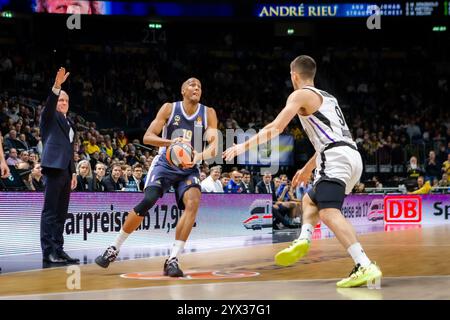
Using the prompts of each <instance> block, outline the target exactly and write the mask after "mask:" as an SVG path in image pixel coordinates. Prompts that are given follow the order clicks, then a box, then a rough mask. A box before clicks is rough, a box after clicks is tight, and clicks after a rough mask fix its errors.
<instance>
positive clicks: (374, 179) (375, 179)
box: [372, 176, 383, 189]
mask: <svg viewBox="0 0 450 320" xmlns="http://www.w3.org/2000/svg"><path fill="white" fill-rule="evenodd" d="M372 181H373V182H374V183H375V188H376V189H383V184H382V183H381V182H380V180H378V177H377V176H373V178H372Z"/></svg>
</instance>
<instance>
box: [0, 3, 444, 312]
mask: <svg viewBox="0 0 450 320" xmlns="http://www.w3.org/2000/svg"><path fill="white" fill-rule="evenodd" d="M52 5H53V6H52ZM84 5H86V6H87V7H88V8H89V12H87V14H81V15H80V14H78V12H80V10H84V9H83V8H84ZM374 5H375V6H376V7H374ZM52 10H54V11H52ZM449 15H450V2H449V1H422V2H415V1H408V2H405V1H381V2H379V1H373V2H371V3H365V2H358V3H352V2H350V0H349V1H346V2H338V1H335V2H334V1H329V2H323V3H322V2H321V1H294V0H293V1H234V2H233V1H225V0H224V1H217V2H216V1H198V2H181V1H176V0H174V1H170V2H167V1H159V2H145V1H69V0H67V1H64V0H61V1H59V0H55V1H51V0H47V1H38V0H36V1H31V0H17V1H15V0H0V131H1V135H0V137H2V139H1V140H2V145H3V150H4V155H5V156H4V158H5V161H6V163H7V166H8V168H9V172H10V174H9V175H8V176H6V177H3V178H2V179H1V180H0V267H1V274H0V299H14V300H15V299H69V300H72V299H89V300H91V299H92V300H99V299H102V300H103V299H114V300H125V299H148V300H172V299H175V300H190V299H194V300H210V299H212V300H228V299H233V300H245V299H251V300H322V299H324V300H330V299H331V300H360V299H368V300H397V299H405V300H448V299H450V290H449V288H450V245H449V243H450V242H449V239H450V196H449V190H450V107H449V101H450V92H449V90H450V50H449V49H450V48H449V45H450V29H449V28H450V23H449V22H450V16H449ZM299 55H309V56H311V57H313V58H314V59H315V61H316V63H317V75H316V78H315V82H314V84H315V86H316V87H317V88H319V89H321V90H324V91H326V92H329V93H330V94H332V95H333V96H334V97H336V99H337V101H338V102H339V107H340V109H341V110H342V114H343V115H344V116H345V121H346V123H347V125H348V128H349V130H350V132H351V135H352V137H353V140H354V141H355V143H356V145H357V149H358V151H359V153H360V154H361V157H362V160H363V171H362V176H361V179H360V182H359V183H357V184H356V185H355V187H354V189H353V191H352V192H351V194H350V195H348V196H347V197H346V198H345V200H344V203H343V207H342V214H343V215H344V216H345V218H346V219H347V221H349V222H350V223H351V224H352V225H353V227H354V229H355V230H356V233H357V236H358V239H359V241H360V243H361V244H362V246H363V247H364V250H365V252H366V253H367V255H368V256H369V257H370V259H371V260H372V261H374V262H376V264H377V265H378V266H379V267H380V268H381V270H382V272H383V277H382V278H381V279H377V280H380V281H375V282H374V283H367V285H364V286H361V287H359V288H337V287H336V282H337V281H339V280H340V279H342V278H344V277H347V276H348V273H349V271H351V269H352V267H353V265H354V264H353V261H352V259H351V257H350V255H349V254H348V252H347V250H346V249H344V247H342V246H341V245H340V243H339V241H338V240H337V239H336V237H335V236H334V233H333V232H332V231H331V229H330V228H328V227H327V225H326V224H325V223H324V222H323V221H322V222H319V224H318V225H316V226H315V228H314V234H313V240H312V243H311V249H310V251H309V253H308V255H307V256H305V257H304V258H303V259H301V260H299V261H298V262H297V263H295V264H294V265H292V266H290V267H281V266H278V265H276V263H275V262H274V256H275V254H276V253H277V252H279V251H280V250H282V249H284V248H286V247H288V246H289V244H290V242H291V241H293V240H294V239H297V237H298V236H299V235H300V231H301V228H302V224H303V208H302V202H303V201H304V196H305V194H306V193H307V192H308V190H310V189H313V185H312V184H313V181H312V180H310V181H309V182H308V184H307V185H302V186H299V187H294V186H292V179H293V177H294V175H295V173H296V172H297V170H299V169H301V168H302V167H303V166H304V165H305V164H306V163H307V162H308V160H309V159H310V158H311V157H312V156H313V155H314V153H315V151H314V148H313V146H312V144H311V143H310V141H309V139H308V136H307V135H306V132H305V131H304V129H303V128H302V125H301V123H300V121H299V119H298V117H297V116H296V117H295V118H294V119H293V120H292V121H291V122H290V123H289V125H288V126H287V128H286V129H285V130H284V131H283V132H282V133H281V135H280V136H279V137H278V138H277V141H276V142H272V143H269V144H266V145H261V146H259V149H256V157H247V156H239V157H237V158H235V159H234V160H232V161H229V162H225V161H223V159H222V158H221V153H222V151H224V150H225V149H226V148H227V147H229V146H231V145H232V144H233V143H240V142H243V141H244V140H245V139H246V137H248V136H251V135H252V134H254V133H255V132H258V131H259V130H261V129H262V128H264V127H265V126H266V125H268V124H269V123H271V122H272V121H273V120H274V119H275V118H276V117H277V115H278V114H279V113H280V111H281V110H282V109H283V108H284V106H285V105H286V100H287V98H288V96H289V95H290V94H291V93H292V91H293V90H294V89H293V85H292V83H291V75H290V63H291V61H292V60H293V59H294V58H295V57H297V56H299ZM60 67H65V69H66V70H67V71H68V72H70V76H69V77H68V79H67V81H66V82H64V84H63V86H62V87H63V89H64V90H65V91H66V92H67V93H68V95H69V96H70V107H69V112H68V118H70V119H71V122H72V123H73V126H74V128H76V133H75V136H74V140H73V142H74V143H73V148H74V150H73V151H74V152H73V158H74V161H75V165H76V171H77V175H78V176H77V179H78V185H77V188H76V189H75V190H73V191H72V192H71V195H70V203H69V209H68V214H67V215H66V216H65V224H64V231H63V234H64V249H65V250H66V252H67V253H68V254H69V255H70V256H71V257H73V258H77V259H80V264H75V265H68V264H67V265H66V264H65V263H62V264H56V265H55V264H48V263H46V262H45V261H43V256H42V252H41V245H40V228H41V213H42V208H43V205H44V193H43V190H44V188H45V183H46V180H45V178H44V177H43V176H42V168H41V166H40V162H41V158H42V152H43V148H44V146H43V141H42V136H41V132H40V121H41V119H40V118H41V115H42V113H43V110H44V107H45V105H46V100H47V96H48V95H49V94H52V93H51V92H52V86H53V83H54V81H55V75H56V72H57V71H58V69H59V68H60ZM191 77H195V78H197V79H199V80H200V81H201V84H202V97H201V103H204V104H205V105H207V106H209V107H213V108H214V109H215V111H216V113H217V118H218V129H219V130H220V132H222V133H223V141H221V142H220V143H219V145H220V148H219V149H220V150H219V153H220V154H219V156H218V157H217V158H216V161H215V163H207V162H202V163H201V164H200V165H199V169H200V171H201V173H200V177H199V179H200V180H201V181H202V191H203V192H202V198H201V201H200V206H199V211H198V215H197V217H196V220H195V224H194V226H193V229H192V232H191V234H190V236H189V239H188V240H187V242H186V245H185V247H184V251H183V253H182V254H181V255H180V256H179V261H180V265H181V266H182V267H183V269H184V277H178V278H170V277H167V276H164V275H163V264H164V261H165V259H166V258H167V257H168V256H169V254H170V253H171V249H172V244H173V242H174V240H175V232H176V231H175V230H176V226H177V224H178V222H179V221H180V219H181V217H182V214H183V210H181V209H180V208H179V206H178V205H177V202H176V201H175V197H174V193H173V191H174V190H173V189H171V190H169V192H168V193H166V194H165V195H164V196H163V197H162V198H161V199H159V200H158V202H157V203H156V205H155V206H153V207H152V208H151V209H150V210H149V212H148V213H147V214H146V215H145V217H144V220H143V222H142V224H141V225H140V226H139V227H138V229H137V230H136V231H135V232H134V233H133V234H132V235H130V236H129V238H128V239H127V241H126V242H125V243H124V244H123V246H122V248H121V250H120V254H119V255H118V257H117V260H116V261H115V262H114V263H113V264H112V265H111V266H110V267H109V268H108V269H103V268H100V267H99V266H97V265H96V264H95V262H94V260H95V258H96V257H97V256H98V255H101V254H102V253H103V252H104V250H105V248H107V247H108V246H109V245H111V243H113V241H114V239H115V238H116V237H117V235H118V234H119V231H120V230H121V228H122V226H123V225H124V223H125V221H126V219H127V216H128V215H129V211H130V210H131V209H132V208H133V207H134V206H135V205H136V204H137V203H139V202H140V201H141V200H142V199H143V197H144V195H143V192H142V190H143V185H142V184H143V181H145V179H146V176H147V175H148V174H149V172H150V171H151V170H152V163H155V162H156V159H157V158H156V157H157V154H158V148H157V147H154V146H151V145H147V144H145V143H144V141H143V137H144V134H145V132H146V130H147V127H148V126H149V125H150V123H151V122H152V120H153V119H154V118H155V117H156V115H157V113H158V110H159V109H160V108H161V106H162V105H163V104H164V103H165V102H175V101H179V100H181V99H182V96H181V85H182V83H183V82H184V81H185V80H186V79H188V78H191ZM183 112H184V111H183ZM201 121H202V119H201V117H200V122H201ZM227 130H228V131H227ZM230 130H233V132H235V135H234V136H232V137H231V139H225V138H226V132H230ZM252 132H253V133H252ZM61 152H62V151H61ZM274 154H276V156H274ZM154 159H155V161H154ZM0 160H1V159H0ZM211 162H212V161H211ZM99 163H103V164H104V165H105V166H104V167H105V169H106V170H105V172H104V174H105V177H103V178H102V177H101V175H100V176H99V173H98V172H99V170H97V167H98V164H99ZM275 163H276V170H271V169H270V168H273V165H274V164H275ZM117 164H118V165H119V166H118V167H119V169H120V178H119V183H115V184H114V183H113V184H107V183H103V182H102V181H104V180H107V179H109V181H112V179H113V178H112V177H111V175H112V171H113V170H112V169H113V165H117ZM83 165H84V166H85V168H83ZM217 165H220V167H219V168H217V167H216V166H217ZM94 170H95V172H94ZM316 170H320V168H317V169H316ZM96 175H97V176H99V177H96ZM215 175H217V176H216V177H214V176H215ZM217 178H218V180H217V181H218V185H219V186H220V187H221V188H220V189H221V190H222V191H224V192H207V191H211V190H207V188H206V187H205V188H203V181H207V179H209V181H210V182H212V181H213V180H215V179H217ZM96 179H98V183H96V182H95V181H97V180H96ZM100 180H102V181H100ZM267 183H269V186H270V189H267V188H266V184H267ZM118 185H120V186H118ZM282 209H283V210H282ZM258 310H259V311H260V312H261V313H262V312H265V311H270V310H269V309H267V308H266V307H264V308H263V307H260V309H258ZM182 312H185V313H189V310H185V309H184V310H183V311H182ZM255 312H256V309H255Z"/></svg>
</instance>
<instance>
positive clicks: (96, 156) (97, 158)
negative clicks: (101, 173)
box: [89, 151, 101, 169]
mask: <svg viewBox="0 0 450 320" xmlns="http://www.w3.org/2000/svg"><path fill="white" fill-rule="evenodd" d="M99 161H100V155H99V153H98V152H97V151H95V152H94V153H93V154H91V159H90V160H89V164H90V166H91V169H92V168H95V166H96V165H97V162H99ZM100 162H101V161H100Z"/></svg>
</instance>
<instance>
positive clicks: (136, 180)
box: [125, 163, 145, 192]
mask: <svg viewBox="0 0 450 320" xmlns="http://www.w3.org/2000/svg"><path fill="white" fill-rule="evenodd" d="M131 171H132V175H131V177H128V180H127V183H126V185H125V191H134V192H139V191H143V190H144V184H145V180H144V179H142V176H143V174H144V171H143V166H142V164H140V163H136V164H135V165H134V166H133V167H131Z"/></svg>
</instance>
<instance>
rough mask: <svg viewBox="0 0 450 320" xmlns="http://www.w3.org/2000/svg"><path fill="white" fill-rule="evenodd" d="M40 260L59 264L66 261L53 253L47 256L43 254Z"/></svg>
mask: <svg viewBox="0 0 450 320" xmlns="http://www.w3.org/2000/svg"><path fill="white" fill-rule="evenodd" d="M42 260H43V261H44V262H47V263H60V264H63V263H67V260H66V259H64V258H62V257H60V256H58V255H55V254H54V253H50V254H49V255H48V256H44V257H43V259H42Z"/></svg>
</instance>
